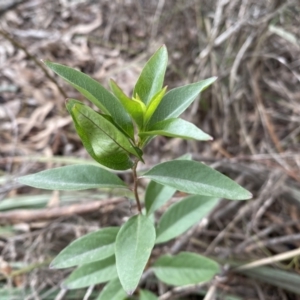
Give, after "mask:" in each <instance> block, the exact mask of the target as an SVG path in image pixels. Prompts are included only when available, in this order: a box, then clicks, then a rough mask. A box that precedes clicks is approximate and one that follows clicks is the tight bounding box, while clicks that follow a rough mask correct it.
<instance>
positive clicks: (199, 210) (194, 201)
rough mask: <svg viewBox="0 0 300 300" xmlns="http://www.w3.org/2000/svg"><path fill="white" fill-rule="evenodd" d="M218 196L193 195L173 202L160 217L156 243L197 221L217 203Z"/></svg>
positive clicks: (162, 241) (180, 232)
mask: <svg viewBox="0 0 300 300" xmlns="http://www.w3.org/2000/svg"><path fill="white" fill-rule="evenodd" d="M218 202H219V199H218V198H212V197H205V196H199V195H194V196H190V197H187V198H185V199H183V200H181V201H179V202H177V203H175V204H173V205H172V206H171V207H170V208H169V209H168V210H167V211H166V212H165V213H164V214H163V215H162V217H161V218H160V220H159V223H158V225H157V229H156V244H159V243H164V242H167V241H169V240H171V239H173V238H175V237H177V236H179V235H180V234H182V233H184V232H185V231H186V230H188V229H189V228H190V227H192V226H193V225H194V224H195V223H197V222H199V221H200V220H201V219H202V218H203V217H205V216H206V215H207V214H208V213H209V212H210V211H211V210H212V209H213V208H214V207H215V206H216V204H218Z"/></svg>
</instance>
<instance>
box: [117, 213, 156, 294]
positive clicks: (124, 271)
mask: <svg viewBox="0 0 300 300" xmlns="http://www.w3.org/2000/svg"><path fill="white" fill-rule="evenodd" d="M154 243H155V228H154V225H153V224H152V222H151V221H150V220H149V219H148V218H147V217H145V216H144V215H141V214H139V215H137V216H133V217H131V218H130V219H129V220H128V221H127V222H126V223H125V224H124V225H123V226H122V227H121V229H120V231H119V233H118V235H117V239H116V244H115V253H116V264H117V270H118V275H119V279H120V282H121V284H122V286H123V288H124V290H125V291H126V292H127V293H128V294H130V295H131V294H132V293H133V292H134V291H135V289H136V287H137V286H138V284H139V280H140V278H141V276H142V273H143V270H144V268H145V266H146V264H147V262H148V259H149V257H150V254H151V251H152V248H153V246H154Z"/></svg>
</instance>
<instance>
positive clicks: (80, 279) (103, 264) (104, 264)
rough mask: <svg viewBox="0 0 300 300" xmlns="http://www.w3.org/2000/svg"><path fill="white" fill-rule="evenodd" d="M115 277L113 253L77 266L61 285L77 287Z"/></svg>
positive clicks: (70, 287) (71, 287)
mask: <svg viewBox="0 0 300 300" xmlns="http://www.w3.org/2000/svg"><path fill="white" fill-rule="evenodd" d="M117 277H118V274H117V269H116V264H115V256H114V255H113V256H110V257H108V258H105V259H103V260H99V261H96V262H92V263H89V264H86V265H83V266H81V267H79V268H78V269H76V270H75V271H74V272H72V273H71V275H70V276H69V277H68V278H67V279H66V280H65V281H64V282H63V286H64V287H66V288H68V289H79V288H83V287H88V286H90V285H94V284H98V283H103V282H108V281H110V280H112V279H115V278H117Z"/></svg>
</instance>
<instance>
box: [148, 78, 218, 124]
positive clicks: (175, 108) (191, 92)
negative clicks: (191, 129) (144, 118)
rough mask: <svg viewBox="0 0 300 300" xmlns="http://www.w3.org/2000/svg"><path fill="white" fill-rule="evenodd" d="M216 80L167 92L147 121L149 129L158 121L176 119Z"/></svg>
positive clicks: (211, 79) (208, 80)
mask: <svg viewBox="0 0 300 300" xmlns="http://www.w3.org/2000/svg"><path fill="white" fill-rule="evenodd" d="M216 79H217V78H216V77H212V78H208V79H205V80H202V81H199V82H196V83H192V84H188V85H185V86H182V87H178V88H175V89H173V90H171V91H169V92H168V93H167V94H166V95H165V96H164V97H163V99H162V100H161V102H160V104H159V106H158V107H157V109H156V110H155V112H154V114H153V115H152V117H151V118H150V120H149V123H148V125H149V127H150V126H152V125H154V124H155V123H157V122H159V121H163V120H166V119H171V118H177V117H178V116H179V115H180V114H182V113H183V112H184V111H185V110H186V108H187V107H189V106H190V104H191V103H192V102H193V101H194V100H195V99H196V97H197V96H198V94H199V93H200V92H202V91H203V90H205V89H206V88H207V87H208V86H210V85H211V84H212V83H213V82H214V81H215V80H216Z"/></svg>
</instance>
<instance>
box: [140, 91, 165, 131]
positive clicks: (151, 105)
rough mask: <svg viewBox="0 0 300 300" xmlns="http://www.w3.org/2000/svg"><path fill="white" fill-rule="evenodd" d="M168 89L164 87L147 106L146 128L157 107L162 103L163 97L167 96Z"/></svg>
mask: <svg viewBox="0 0 300 300" xmlns="http://www.w3.org/2000/svg"><path fill="white" fill-rule="evenodd" d="M166 90H167V87H164V88H163V89H162V90H160V91H159V92H158V93H157V94H156V95H155V96H154V97H153V98H152V99H151V101H150V102H149V104H148V105H147V110H146V112H145V117H144V126H147V123H148V121H149V120H150V118H151V117H152V115H153V113H154V112H155V110H156V108H157V106H158V105H159V103H160V101H161V100H162V98H163V96H164V95H165V93H166Z"/></svg>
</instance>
